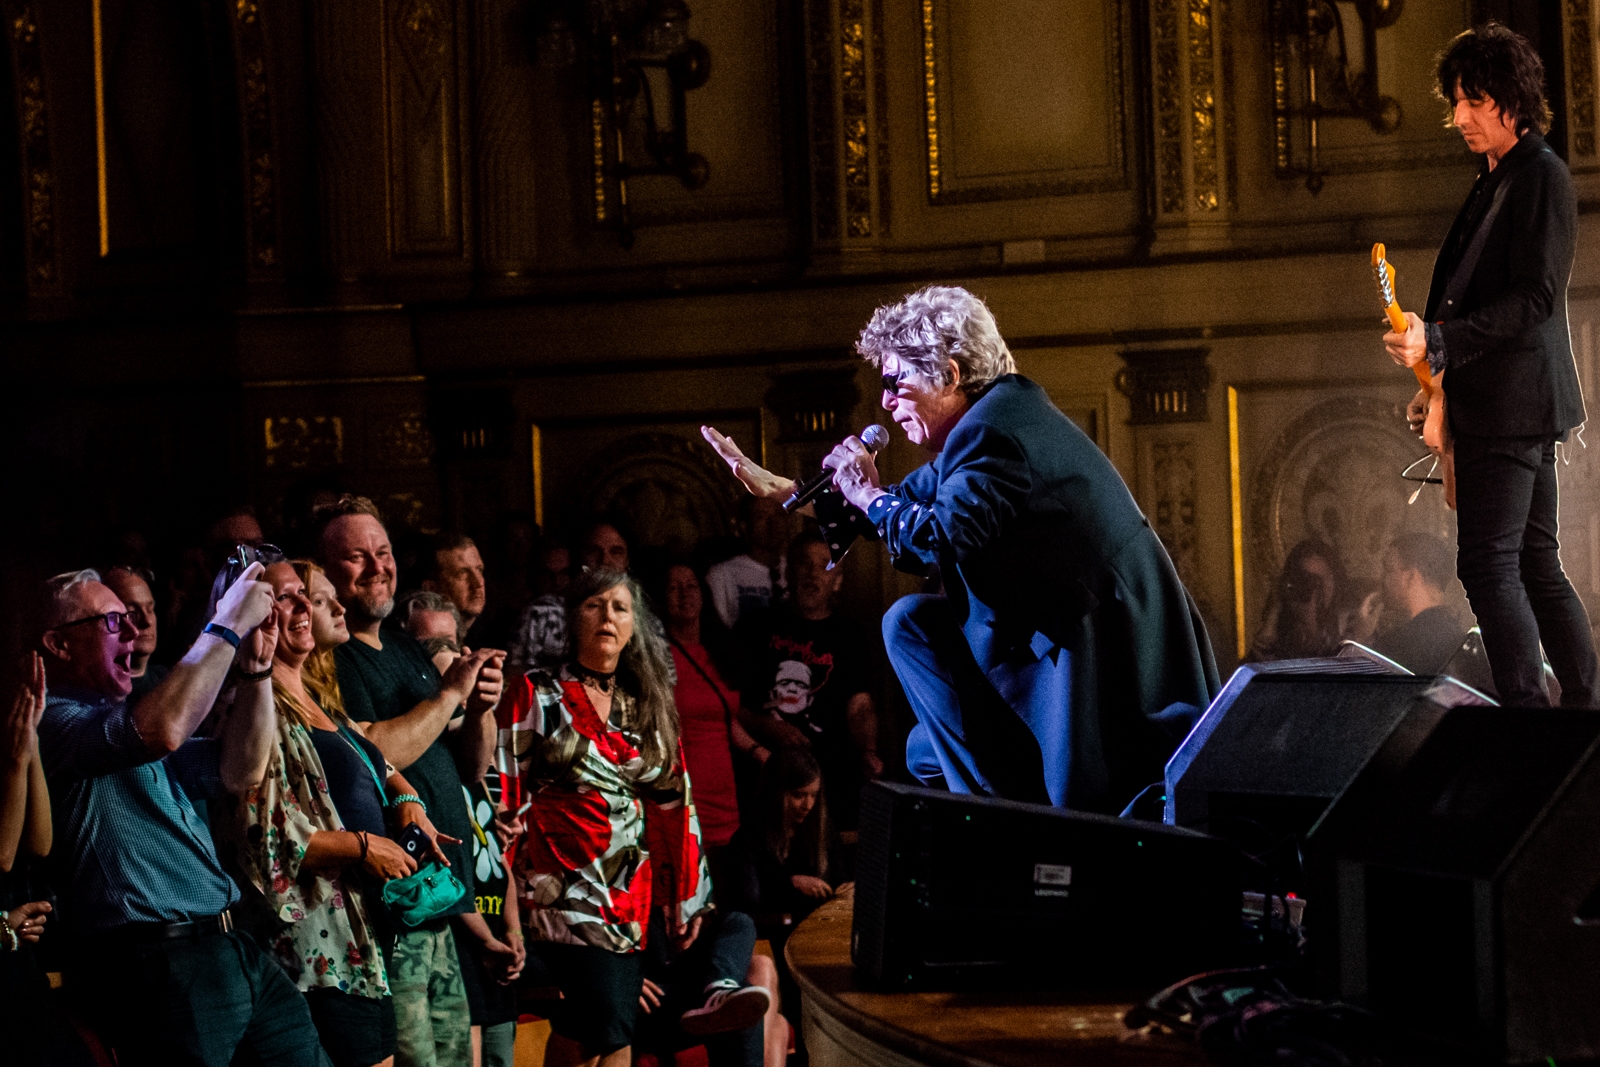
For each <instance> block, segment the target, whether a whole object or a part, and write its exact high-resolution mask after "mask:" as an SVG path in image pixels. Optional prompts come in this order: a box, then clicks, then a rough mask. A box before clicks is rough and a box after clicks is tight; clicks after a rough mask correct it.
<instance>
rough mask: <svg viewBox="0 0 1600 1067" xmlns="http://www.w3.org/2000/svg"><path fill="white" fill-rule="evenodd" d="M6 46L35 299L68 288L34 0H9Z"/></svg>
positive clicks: (2, 7)
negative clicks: (64, 278)
mask: <svg viewBox="0 0 1600 1067" xmlns="http://www.w3.org/2000/svg"><path fill="white" fill-rule="evenodd" d="M0 15H3V16H4V18H5V33H6V45H7V47H8V48H9V49H10V50H11V71H12V78H13V79H14V81H15V86H14V92H15V93H16V101H17V134H18V140H19V142H20V143H19V145H18V149H19V153H18V154H19V156H20V162H21V171H22V173H21V175H20V177H21V189H22V215H23V218H22V232H23V249H22V254H23V265H24V271H25V274H26V285H27V291H28V295H29V296H30V297H31V298H48V297H56V296H60V295H61V294H62V292H63V283H62V276H61V257H60V252H61V246H60V235H59V226H60V221H59V217H60V211H61V207H60V193H59V191H58V188H57V182H58V180H57V174H56V165H55V159H54V156H53V155H52V152H51V119H52V116H53V111H52V108H51V106H50V99H49V94H48V93H47V91H46V83H45V71H44V53H43V50H42V48H41V45H40V40H39V23H38V19H37V18H36V17H35V9H34V4H33V3H20V2H17V0H7V2H6V3H3V4H0Z"/></svg>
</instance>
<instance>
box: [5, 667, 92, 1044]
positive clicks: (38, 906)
mask: <svg viewBox="0 0 1600 1067" xmlns="http://www.w3.org/2000/svg"><path fill="white" fill-rule="evenodd" d="M28 666H29V668H30V669H29V672H28V678H27V679H26V680H25V681H24V682H23V684H22V685H20V686H18V687H17V695H16V698H15V699H14V700H13V701H12V703H11V708H10V712H9V714H8V715H7V716H6V719H5V722H4V724H3V726H0V731H3V732H0V1024H3V1026H4V1033H5V1034H6V1037H5V1039H4V1040H5V1049H6V1053H7V1057H8V1058H7V1062H8V1063H13V1064H15V1065H16V1067H45V1065H47V1064H59V1063H66V1062H68V1060H69V1056H70V1054H69V1052H68V1049H69V1048H70V1047H71V1045H72V1044H75V1042H73V1038H72V1035H71V1033H70V1030H69V1029H68V1028H67V1027H66V1024H65V1020H64V1019H62V1018H61V1017H60V1016H59V1013H58V1012H57V1011H56V1010H55V1007H54V1004H53V1002H52V999H51V996H50V982H49V980H48V979H46V977H45V973H44V970H43V969H42V968H41V967H40V966H39V961H38V960H37V959H36V958H35V957H34V951H33V950H34V946H35V945H37V944H38V942H39V938H40V936H41V935H42V934H43V933H44V926H45V923H46V921H47V920H48V919H49V917H50V913H51V911H52V910H54V909H53V908H52V907H51V905H50V902H49V901H47V900H30V899H29V897H30V896H31V895H32V893H31V886H30V884H29V881H28V877H27V876H28V862H27V861H28V859H29V858H31V857H38V856H44V855H47V854H48V853H49V852H50V844H51V840H50V838H51V822H50V795H49V790H48V788H47V787H46V786H45V781H44V770H43V767H42V765H41V764H40V762H39V744H38V727H39V718H40V716H41V715H43V714H44V706H45V685H44V661H43V660H42V659H40V658H39V655H38V653H33V654H32V655H31V656H30V657H29V664H28ZM19 859H20V860H21V861H22V862H21V863H20V865H19V863H18V860H19ZM74 1051H76V1050H74ZM73 1062H76V1061H73Z"/></svg>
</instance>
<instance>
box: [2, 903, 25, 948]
mask: <svg viewBox="0 0 1600 1067" xmlns="http://www.w3.org/2000/svg"><path fill="white" fill-rule="evenodd" d="M21 947H22V938H20V937H18V936H17V932H16V931H15V930H13V929H12V928H11V920H9V919H7V918H6V916H5V913H4V912H0V952H15V951H17V950H18V949H20V948H21Z"/></svg>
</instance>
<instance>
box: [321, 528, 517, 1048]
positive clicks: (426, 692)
mask: <svg viewBox="0 0 1600 1067" xmlns="http://www.w3.org/2000/svg"><path fill="white" fill-rule="evenodd" d="M318 517H319V520H320V521H321V522H322V523H323V527H322V531H321V533H320V535H319V536H318V538H317V544H318V549H319V552H320V553H321V562H322V565H323V567H324V568H326V570H327V574H328V578H329V580H330V581H331V582H332V584H333V588H334V592H335V594H336V595H337V596H338V598H339V602H340V603H341V604H342V605H343V606H344V609H345V611H346V613H347V614H346V624H347V625H348V627H349V629H350V634H351V637H352V638H353V640H351V641H349V642H347V643H345V644H343V645H340V646H339V648H338V649H337V650H336V651H335V652H334V660H335V663H336V664H337V667H338V678H339V686H340V689H341V691H342V692H343V695H344V703H345V711H346V712H347V714H348V715H349V717H350V718H351V719H353V720H355V721H357V722H364V723H369V724H370V725H369V726H368V727H367V737H368V738H369V739H370V740H372V741H373V742H374V743H375V744H376V745H377V746H378V748H379V749H380V750H381V751H382V752H383V754H384V757H385V758H386V759H387V760H388V761H389V762H390V763H392V764H394V765H395V766H396V767H398V768H400V769H401V770H402V771H404V772H405V773H406V777H407V778H408V779H409V780H410V781H411V783H412V785H414V786H415V787H416V792H417V794H418V795H419V796H420V798H421V799H422V801H423V804H424V807H425V808H426V810H427V812H428V815H429V817H430V818H431V819H432V820H433V822H434V825H436V826H437V827H438V828H439V830H440V831H441V837H440V843H441V846H440V847H441V848H442V850H443V851H444V853H445V854H446V855H447V856H448V859H449V865H450V866H451V867H452V868H454V870H455V872H456V874H457V875H458V877H468V876H470V874H471V865H470V863H471V861H470V859H469V856H468V853H467V851H466V850H465V849H464V848H463V847H462V845H463V842H464V841H465V840H466V839H467V838H468V837H469V836H470V835H471V834H472V824H471V822H470V820H469V819H468V817H467V808H466V804H465V801H464V800H463V798H462V795H461V785H462V782H463V781H468V782H471V781H476V780H478V779H479V778H481V777H483V773H484V771H485V770H487V769H488V766H489V759H490V756H491V754H492V750H493V746H494V738H495V734H494V720H493V718H492V716H490V714H489V712H491V711H492V710H493V708H494V706H495V704H496V702H497V701H498V700H499V698H500V686H501V678H500V663H501V660H502V658H503V657H502V654H501V653H499V652H497V651H495V650H493V649H482V650H480V651H478V652H473V653H466V652H464V653H463V655H462V657H461V658H460V659H458V660H457V661H456V662H455V663H454V664H452V665H451V667H450V669H449V671H447V672H446V673H445V674H444V675H443V677H442V678H441V676H440V674H439V672H438V671H437V670H436V669H435V668H434V666H433V663H432V662H430V660H429V658H428V655H427V653H426V652H424V651H423V648H422V646H421V645H420V644H418V643H417V642H416V640H415V639H413V638H412V637H411V636H410V635H409V634H407V633H406V632H405V631H404V630H402V629H401V628H400V627H399V626H398V625H394V624H392V623H391V624H389V625H385V620H386V619H388V618H389V616H390V615H391V614H392V613H393V611H394V595H395V587H396V585H397V583H398V580H399V578H398V574H397V571H396V568H395V560H394V550H393V548H392V547H391V546H390V543H389V534H388V532H387V531H386V530H385V529H384V526H383V523H382V521H381V520H380V519H379V517H378V510H377V508H376V507H374V506H373V504H372V502H371V501H370V500H367V499H366V498H365V497H352V496H344V497H341V498H340V499H339V500H338V501H336V502H335V503H334V504H331V505H329V506H327V507H324V508H322V509H321V510H320V511H319V512H318ZM463 704H465V705H466V711H465V714H464V715H462V716H459V717H458V716H457V711H458V710H459V709H460V708H461V706H462V705H463ZM453 720H455V721H456V722H453ZM457 723H458V724H457ZM473 910H475V909H474V906H473V901H472V898H471V894H470V893H468V894H464V895H463V897H462V899H461V900H460V901H459V902H457V904H456V905H455V908H454V912H453V913H454V914H466V913H468V912H471V911H473ZM388 971H389V987H390V989H391V991H392V992H393V994H394V998H395V1000H394V1007H395V1014H396V1024H397V1051H396V1055H395V1062H396V1064H397V1065H398V1067H409V1065H412V1064H427V1065H433V1064H440V1065H451V1067H454V1065H458V1064H461V1065H464V1064H466V1063H468V1062H469V1061H470V1059H471V1030H470V1027H471V1023H470V1021H469V1019H468V1016H467V1011H466V1008H467V1003H466V992H465V990H464V988H463V987H462V984H461V982H462V979H461V967H460V962H459V957H458V955H457V952H456V948H455V939H454V937H453V936H452V935H451V933H450V923H449V922H448V921H446V920H445V919H443V918H440V919H434V920H430V921H428V922H425V923H423V924H422V925H420V926H417V927H415V928H410V929H402V930H400V931H398V932H397V935H396V938H395V947H394V952H393V953H392V954H391V955H390V957H389V959H388Z"/></svg>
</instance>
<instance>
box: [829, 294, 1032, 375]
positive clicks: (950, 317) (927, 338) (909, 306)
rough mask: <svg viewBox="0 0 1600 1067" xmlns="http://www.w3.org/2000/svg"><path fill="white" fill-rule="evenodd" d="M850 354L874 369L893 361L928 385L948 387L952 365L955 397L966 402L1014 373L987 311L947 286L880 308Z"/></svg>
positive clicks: (980, 303)
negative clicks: (957, 386)
mask: <svg viewBox="0 0 1600 1067" xmlns="http://www.w3.org/2000/svg"><path fill="white" fill-rule="evenodd" d="M856 351H857V352H859V353H860V354H861V356H862V358H863V359H865V360H867V361H868V362H870V363H871V364H872V365H873V366H875V367H882V366H883V361H884V360H885V359H887V358H889V357H890V356H895V357H897V358H898V359H899V360H900V362H901V364H903V365H904V366H906V367H908V368H909V369H910V370H911V372H912V373H913V374H914V375H916V377H918V378H920V379H921V380H922V381H924V382H928V383H930V384H933V385H948V384H950V380H951V374H950V360H955V362H956V366H957V367H959V368H960V370H961V391H962V392H963V393H966V394H967V395H968V396H969V397H975V396H977V395H978V394H979V393H981V392H982V391H983V390H984V389H987V388H988V387H989V385H990V384H991V383H992V382H994V380H995V379H996V378H999V377H1000V376H1001V375H1003V374H1015V373H1016V371H1017V364H1016V361H1015V360H1014V359H1012V358H1011V350H1010V349H1009V348H1007V347H1006V343H1005V341H1004V340H1003V339H1002V338H1001V337H1000V328H999V327H998V326H996V325H995V321H994V314H993V313H992V312H990V310H989V307H988V305H987V304H985V303H984V302H983V301H982V300H980V299H978V298H977V297H976V296H974V295H972V294H971V293H969V292H967V290H965V289H962V288H960V287H958V286H953V285H929V286H926V287H925V288H922V289H918V290H917V291H916V292H914V293H912V294H911V295H910V296H908V297H906V298H904V299H903V300H900V301H898V302H897V303H893V304H885V305H884V306H883V307H880V308H879V309H878V310H877V311H875V312H873V313H872V321H871V322H869V323H867V328H866V329H864V330H862V331H861V339H860V340H858V341H857V342H856Z"/></svg>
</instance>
